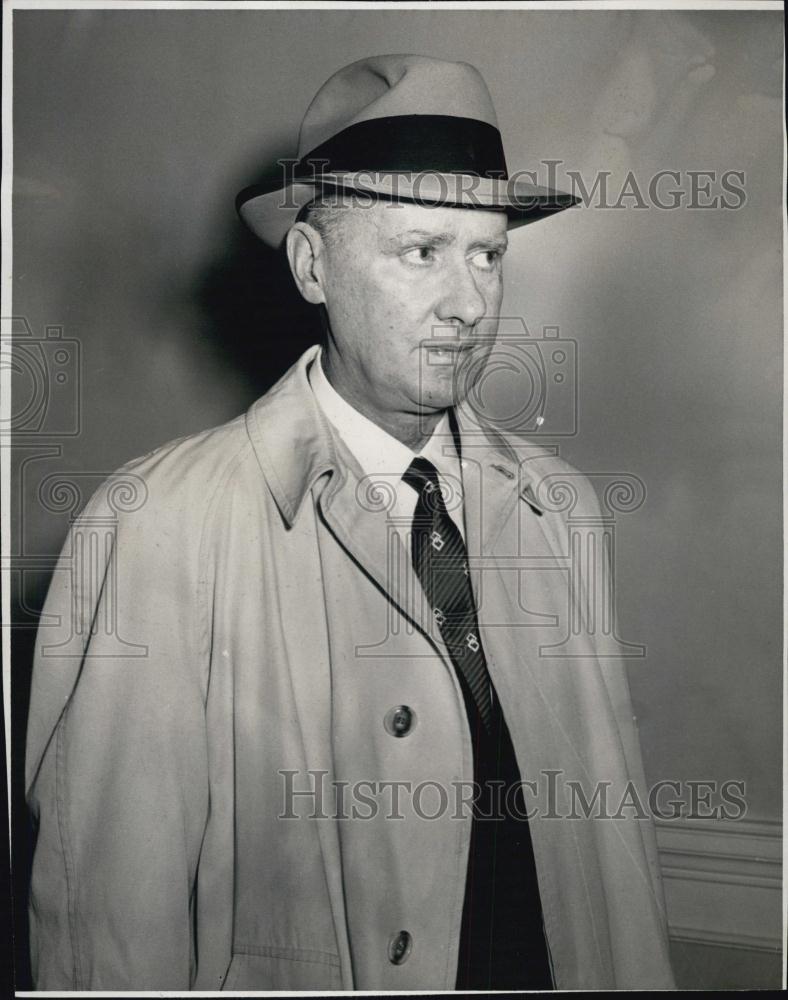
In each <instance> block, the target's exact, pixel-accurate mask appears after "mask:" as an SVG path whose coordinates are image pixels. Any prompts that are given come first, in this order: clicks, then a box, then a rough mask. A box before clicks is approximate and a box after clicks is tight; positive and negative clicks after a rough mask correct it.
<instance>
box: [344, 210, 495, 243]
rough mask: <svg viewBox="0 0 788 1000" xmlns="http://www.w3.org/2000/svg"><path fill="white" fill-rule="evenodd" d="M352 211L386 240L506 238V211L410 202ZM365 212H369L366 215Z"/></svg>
mask: <svg viewBox="0 0 788 1000" xmlns="http://www.w3.org/2000/svg"><path fill="white" fill-rule="evenodd" d="M350 211H351V213H353V215H354V216H355V217H356V218H358V219H359V221H361V220H362V217H363V221H364V222H366V223H367V224H368V225H369V226H370V227H371V228H372V229H374V230H375V231H376V233H377V234H378V235H379V236H380V237H382V238H384V239H396V238H397V237H406V236H408V235H409V234H413V235H414V236H418V235H419V234H423V235H424V236H444V237H445V236H450V237H453V238H455V239H457V240H463V239H471V240H473V239H481V238H497V239H505V234H506V229H507V225H508V219H507V216H506V213H505V212H501V211H487V210H485V209H479V208H461V207H454V206H447V205H418V204H414V203H413V202H407V201H377V202H375V203H374V204H372V205H369V206H363V205H356V206H353V207H352V208H351V209H350ZM364 213H367V214H366V216H364Z"/></svg>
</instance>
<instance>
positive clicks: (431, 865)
mask: <svg viewBox="0 0 788 1000" xmlns="http://www.w3.org/2000/svg"><path fill="white" fill-rule="evenodd" d="M362 196H363V197H362ZM569 201H570V199H567V198H565V197H563V198H562V196H559V195H557V194H556V193H555V192H548V191H544V190H540V189H536V188H534V187H533V186H531V185H528V184H525V183H523V182H516V183H509V182H507V180H506V164H505V161H504V158H503V149H502V146H501V141H500V134H499V132H498V130H497V126H496V121H495V114H494V111H493V108H492V103H491V101H490V98H489V94H488V93H487V89H486V87H485V85H484V83H483V81H482V79H481V77H480V76H479V74H478V73H477V72H476V71H475V70H474V69H473V68H472V67H470V66H467V65H465V64H460V63H445V62H441V61H438V60H433V59H428V58H425V57H421V56H381V57H376V58H372V59H366V60H362V61H360V62H358V63H354V64H352V65H351V66H349V67H346V68H344V69H343V70H340V71H339V72H338V73H337V74H336V75H335V76H334V77H332V78H331V79H330V80H329V81H328V82H327V83H326V84H325V85H324V86H323V88H322V89H321V90H320V92H319V93H318V95H317V96H316V98H315V100H314V101H313V103H312V105H311V106H310V108H309V110H308V111H307V114H306V117H305V119H304V123H303V125H302V129H301V137H300V161H299V164H298V165H297V166H296V170H295V172H294V175H293V177H292V178H290V179H289V180H288V182H287V184H286V185H284V188H283V187H282V185H280V186H279V188H276V189H273V190H262V191H261V190H251V191H246V192H243V193H242V195H241V196H240V198H239V207H240V212H241V215H242V216H243V218H244V219H245V221H246V222H247V223H248V224H249V225H250V226H251V227H252V229H253V230H254V231H255V232H256V233H257V234H258V235H259V236H260V237H261V238H262V239H264V240H266V241H267V242H268V243H269V244H271V245H272V246H278V245H280V244H281V243H282V241H283V240H284V241H285V244H286V250H287V254H288V258H289V261H290V265H291V269H292V272H293V276H294V279H295V281H296V284H297V286H298V288H299V290H300V292H301V294H302V295H303V296H304V297H305V298H306V299H307V301H309V302H311V303H314V304H316V305H318V306H319V307H320V308H321V309H323V310H325V315H326V317H327V330H328V333H327V339H326V344H325V345H324V348H323V349H322V350H321V349H318V348H311V349H310V350H309V351H307V352H306V354H304V355H303V357H302V358H301V359H300V360H299V361H298V362H297V364H296V365H295V366H294V368H293V369H291V370H290V371H289V372H288V373H286V375H285V376H284V377H283V378H282V379H281V380H280V382H279V383H277V385H276V386H275V387H274V388H273V389H272V390H271V391H270V392H269V393H267V394H266V395H265V396H264V397H263V398H262V399H260V400H258V401H257V402H256V403H255V404H254V405H253V406H252V407H251V408H250V410H249V412H248V413H247V414H246V415H245V416H244V417H239V418H238V419H236V420H234V421H232V422H231V423H230V424H227V425H225V426H224V427H220V428H216V429H214V430H211V431H207V432H204V433H202V434H198V435H195V436H193V437H190V438H185V439H182V440H180V441H176V442H173V443H171V444H169V445H166V446H164V447H162V448H159V449H157V450H156V451H155V452H153V453H152V454H150V455H148V456H146V457H144V458H142V459H139V460H137V461H136V462H132V463H130V464H129V465H127V466H125V467H124V469H122V470H120V472H119V473H117V474H116V475H115V476H113V477H111V478H110V480H109V481H108V483H107V485H106V487H105V488H104V489H102V490H100V491H99V492H98V494H97V495H96V496H94V498H93V499H92V500H91V502H90V503H89V505H88V507H87V508H86V510H85V511H84V513H83V514H82V516H81V517H80V519H79V521H78V522H77V524H76V525H75V527H74V529H73V530H72V533H71V537H70V540H69V542H68V543H67V545H66V547H65V549H64V552H63V555H62V557H61V563H60V564H59V567H58V571H56V573H55V576H54V579H53V583H52V587H51V589H50V594H49V596H48V599H47V605H46V607H45V609H44V617H43V622H44V623H47V622H49V623H53V624H51V625H49V626H48V627H43V626H42V628H41V629H40V630H39V637H38V645H37V660H36V665H35V672H34V679H33V693H32V706H31V713H30V724H29V736H28V756H27V780H28V789H29V800H30V803H31V807H32V810H33V813H34V815H35V816H36V817H37V819H38V822H39V831H38V842H37V847H36V854H35V860H34V871H33V881H32V888H31V927H32V946H33V967H34V970H35V975H36V985H37V986H38V988H42V989H57V988H78V989H85V988H88V989H89V988H112V989H143V988H148V989H164V988H175V989H179V988H180V989H183V988H188V987H193V988H198V989H218V988H224V989H230V990H232V989H284V990H287V989H313V990H323V989H345V990H349V989H361V990H364V989H379V990H419V989H433V990H445V989H453V988H501V989H508V988H535V989H538V988H542V989H545V988H551V987H553V986H554V987H556V988H562V989H563V988H582V987H585V988H615V987H619V988H624V987H635V988H636V987H667V986H671V985H672V979H671V974H670V969H669V963H668V957H667V943H666V933H665V920H664V906H663V901H662V890H661V885H660V879H659V871H658V865H657V858H656V845H655V840H654V832H653V828H652V826H651V824H650V822H649V821H648V820H647V819H643V818H642V817H640V816H638V815H633V814H632V813H631V812H627V811H626V810H618V811H617V812H616V813H615V815H612V816H605V817H601V818H600V817H594V816H589V815H579V816H578V815H569V814H568V813H567V811H566V809H567V807H568V803H569V798H568V796H569V794H570V791H571V788H572V787H573V786H572V783H574V785H575V786H577V785H578V783H579V784H580V785H582V788H583V790H584V793H585V795H586V796H587V797H588V798H591V797H592V796H593V795H594V792H595V790H598V789H599V788H600V787H601V786H602V785H604V786H605V787H606V788H607V789H608V790H609V792H610V794H611V796H613V795H618V796H621V797H623V796H626V794H627V793H628V792H629V791H631V790H632V789H633V788H634V789H636V790H637V791H638V792H639V793H640V795H641V796H642V800H643V801H645V789H644V778H643V773H642V765H641V761H640V752H639V748H638V744H637V734H636V730H635V727H634V725H633V718H632V711H631V705H630V701H629V694H628V690H627V686H626V679H625V675H624V672H623V667H622V665H621V662H620V661H618V660H615V659H613V660H611V659H609V658H602V657H599V656H598V655H597V651H596V650H595V649H594V647H593V643H592V637H591V636H590V635H589V634H585V633H583V632H582V630H581V632H580V633H578V634H576V635H575V636H574V639H575V643H576V644H575V646H574V647H573V653H572V656H571V657H567V656H560V655H558V653H557V652H556V650H557V648H558V647H559V646H560V643H561V639H562V637H563V636H564V634H565V632H566V628H567V622H568V620H569V618H568V616H569V615H570V614H572V615H574V614H576V613H577V614H578V615H579V616H580V618H582V617H583V612H582V608H583V607H584V601H585V598H584V591H583V588H584V587H586V586H587V585H588V583H589V581H584V580H583V579H579V580H578V579H577V573H572V572H570V571H571V562H570V561H569V560H568V557H567V552H566V546H567V534H566V532H567V525H566V520H565V516H564V515H563V514H562V513H561V512H560V511H558V510H556V509H553V508H551V507H550V506H549V505H546V504H545V500H544V498H543V497H542V493H544V490H543V489H542V487H543V486H544V484H546V483H548V481H549V480H550V477H555V476H556V475H559V476H561V477H563V478H564V480H567V478H569V479H571V481H572V483H573V484H574V489H575V490H576V493H577V497H576V500H577V502H576V504H575V509H574V513H577V512H578V511H579V512H580V514H581V515H585V516H587V517H594V516H598V509H597V505H596V500H595V498H594V495H593V491H592V490H591V488H590V486H589V485H588V484H587V482H586V481H584V480H582V478H578V477H577V475H576V474H575V473H574V472H573V470H571V469H570V468H569V467H568V466H567V465H566V464H565V463H563V462H561V461H560V460H558V459H557V458H556V457H554V456H552V455H551V454H550V453H549V452H548V451H545V450H544V449H540V448H536V447H534V446H532V445H526V444H524V443H523V442H521V441H519V440H517V439H513V438H512V439H507V438H506V437H505V436H504V435H502V434H500V433H498V432H496V430H495V429H494V428H492V427H489V426H487V425H486V424H485V423H484V422H483V421H480V420H478V419H476V417H475V414H474V413H473V408H472V407H469V406H468V395H469V393H470V392H471V391H472V390H473V387H474V384H476V382H478V379H479V377H480V373H481V371H482V369H483V367H484V361H485V360H486V358H487V357H488V356H489V354H490V351H491V350H492V349H493V341H492V336H491V332H494V326H495V322H496V317H497V316H498V315H499V310H500V305H501V297H502V278H501V257H502V255H503V253H504V251H505V249H506V243H507V230H508V229H510V228H512V227H514V226H516V225H518V224H522V223H524V222H529V221H531V220H533V219H534V218H537V217H540V216H543V215H546V214H548V213H549V211H551V210H552V211H555V210H556V209H557V208H560V207H565V206H566V205H567V204H568V203H569ZM526 578H527V579H526ZM570 580H571V582H572V586H571V587H570V586H569V582H570ZM574 620H575V619H574V618H573V621H574ZM578 644H579V645H578ZM550 647H552V649H551V648H550ZM578 650H579V652H578ZM545 776H547V778H548V779H549V780H548V783H547V785H545V781H544V778H545ZM526 789H528V791H529V795H528V797H526ZM395 790H396V793H397V794H396V800H394V799H393V798H392V797H391V796H393V794H394V792H395ZM458 790H459V798H457V796H456V795H455V793H456V792H457V791H458ZM501 790H503V792H504V794H503V795H497V794H496V792H500V791H501ZM469 791H470V793H471V794H468V793H469ZM400 793H402V794H401V795H400ZM430 795H431V796H432V798H429V796H430ZM387 797H388V798H387Z"/></svg>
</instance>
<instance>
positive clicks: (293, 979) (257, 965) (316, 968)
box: [222, 945, 342, 990]
mask: <svg viewBox="0 0 788 1000" xmlns="http://www.w3.org/2000/svg"><path fill="white" fill-rule="evenodd" d="M222 989H223V990H341V989H342V977H341V974H340V969H339V956H338V955H332V954H330V953H328V952H323V951H310V950H308V949H304V948H276V947H255V946H253V945H236V946H235V948H234V949H233V958H232V961H231V962H230V968H229V969H228V970H227V977H226V979H225V981H224V985H223V986H222Z"/></svg>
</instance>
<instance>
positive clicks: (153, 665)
mask: <svg viewBox="0 0 788 1000" xmlns="http://www.w3.org/2000/svg"><path fill="white" fill-rule="evenodd" d="M117 485H118V484H117V481H116V482H115V483H114V495H115V498H116V499H115V501H113V484H112V483H111V484H110V485H109V487H107V488H104V489H103V490H101V491H100V492H99V494H97V495H96V496H95V497H94V498H93V500H92V501H91V503H90V504H89V505H88V507H87V508H86V510H85V512H84V513H83V514H82V515H81V516H80V518H79V519H78V520H77V521H76V522H75V523H74V525H73V526H72V529H71V531H70V533H69V536H68V539H67V540H66V544H65V546H64V549H63V551H62V553H61V556H60V560H59V562H58V565H57V569H56V571H55V573H54V576H53V579H52V583H51V586H50V590H49V593H48V596H47V600H46V603H45V606H44V611H43V615H42V619H41V624H40V626H39V632H38V637H37V642H36V650H35V660H34V667H33V681H32V691H31V705H30V715H29V722H28V733H27V752H26V789H27V796H28V803H29V806H30V809H31V812H32V815H33V818H34V821H35V822H36V823H37V826H38V836H37V843H36V848H35V852H34V858H33V873H32V881H31V893H30V930H31V958H32V967H33V976H34V982H35V986H36V988H37V989H39V990H64V989H78V990H89V989H93V990H95V989H100V988H102V989H113V990H123V989H134V990H140V989H179V990H180V989H188V988H189V985H190V980H191V977H192V974H193V966H194V955H193V951H194V949H193V944H192V941H193V936H192V929H191V928H192V920H191V914H192V896H193V887H194V881H195V872H196V868H197V861H198V857H199V851H200V845H201V840H202V836H203V831H204V829H205V823H206V817H207V810H208V794H207V764H206V733H205V710H204V694H205V684H206V678H205V673H206V671H205V669H204V664H205V663H206V655H205V652H204V645H205V643H204V632H205V623H204V622H200V623H198V622H197V620H196V618H197V613H196V610H195V609H196V602H195V599H194V594H195V592H196V589H197V580H198V565H197V558H198V556H197V551H198V544H197V543H198V541H199V540H198V539H195V540H194V544H193V545H192V544H189V545H188V546H187V545H185V544H184V542H183V541H182V539H183V537H184V531H183V530H182V523H183V518H182V516H181V512H179V511H178V510H177V509H175V508H174V507H173V508H172V509H170V508H168V507H167V506H166V505H164V504H161V503H159V504H157V503H156V502H154V500H153V498H151V497H150V496H148V497H146V501H147V502H145V503H142V504H140V505H138V507H137V509H129V508H130V507H133V504H131V505H130V504H128V503H126V504H125V507H126V509H125V510H123V509H120V510H119V507H118V503H117V497H118V495H121V497H122V496H123V491H122V490H121V491H120V494H119V493H118V490H117ZM126 495H127V494H126ZM127 496H128V495H127ZM123 506H124V505H123V504H121V507H123ZM192 550H194V552H193V551H192ZM198 624H199V625H200V626H201V627H198Z"/></svg>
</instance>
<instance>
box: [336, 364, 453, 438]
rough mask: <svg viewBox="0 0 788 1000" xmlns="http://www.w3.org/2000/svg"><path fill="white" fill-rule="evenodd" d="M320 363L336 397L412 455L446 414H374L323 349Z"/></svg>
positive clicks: (440, 412)
mask: <svg viewBox="0 0 788 1000" xmlns="http://www.w3.org/2000/svg"><path fill="white" fill-rule="evenodd" d="M320 361H321V367H322V369H323V374H324V375H325V376H326V378H327V379H328V381H329V383H330V385H331V387H332V388H333V389H334V390H335V391H336V392H338V393H339V395H340V396H341V397H342V398H343V399H344V400H345V402H346V403H348V404H349V405H350V406H352V407H353V408H354V409H356V410H358V412H359V413H361V414H362V415H363V416H365V417H366V418H367V420H371V421H372V423H374V424H377V426H378V427H380V428H382V429H383V430H384V431H386V433H387V434H390V435H391V436H392V437H393V438H396V439H397V441H399V442H401V443H402V444H404V445H405V447H406V448H410V450H411V451H414V452H419V451H421V449H422V447H423V446H424V445H425V444H426V443H427V441H429V439H430V438H431V437H432V433H433V431H434V430H435V428H436V426H437V425H438V423H439V422H440V419H441V417H442V416H443V414H444V413H445V410H437V411H435V412H434V413H409V412H405V411H397V410H386V411H381V410H377V409H375V408H373V407H371V406H370V405H369V404H368V403H367V402H366V400H365V399H364V398H363V397H360V396H359V394H357V393H354V392H353V391H352V386H350V385H344V384H343V379H342V378H341V377H339V376H338V373H337V372H336V371H335V370H333V369H332V367H331V363H330V360H329V358H328V352H327V351H326V350H325V349H324V350H322V351H321V352H320Z"/></svg>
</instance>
